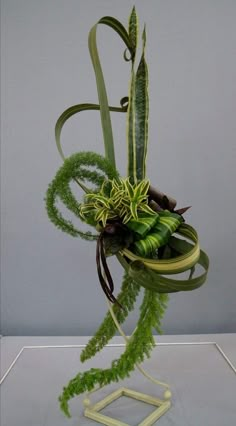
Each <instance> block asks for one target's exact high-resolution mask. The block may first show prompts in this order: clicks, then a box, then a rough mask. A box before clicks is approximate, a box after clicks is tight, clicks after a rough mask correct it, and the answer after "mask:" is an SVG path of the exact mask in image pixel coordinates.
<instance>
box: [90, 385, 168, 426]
mask: <svg viewBox="0 0 236 426" xmlns="http://www.w3.org/2000/svg"><path fill="white" fill-rule="evenodd" d="M122 396H127V397H129V398H133V399H136V400H138V401H142V402H146V403H147V404H150V405H154V406H155V407H158V408H156V409H155V410H154V411H153V412H152V413H151V414H150V415H149V416H148V417H146V419H144V420H143V421H142V422H141V423H139V424H138V426H151V425H153V424H154V423H155V422H156V421H157V420H158V419H159V418H160V417H161V416H162V415H163V414H165V413H166V411H167V410H169V408H170V406H171V403H170V401H169V400H168V399H167V400H161V399H158V398H154V397H152V396H149V395H146V394H144V393H141V392H136V391H134V390H131V389H127V388H120V389H118V390H116V391H115V392H112V393H111V394H110V395H108V396H107V397H106V398H104V399H103V400H101V401H99V402H97V403H96V404H94V405H91V402H90V400H89V398H86V399H85V400H84V401H83V403H84V406H85V407H86V408H85V411H84V415H85V417H88V418H90V419H92V420H95V421H97V422H99V423H101V424H103V425H107V426H129V425H128V424H127V423H124V422H121V421H119V420H116V419H113V418H112V417H108V416H105V415H103V414H101V413H99V411H101V410H102V409H103V408H105V407H106V406H107V405H109V404H111V403H112V402H113V401H115V400H116V399H118V398H120V397H122ZM170 396H171V394H170V395H169V394H167V395H166V397H167V398H168V397H170Z"/></svg>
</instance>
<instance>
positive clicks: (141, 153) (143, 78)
mask: <svg viewBox="0 0 236 426" xmlns="http://www.w3.org/2000/svg"><path fill="white" fill-rule="evenodd" d="M145 44H146V30H145V28H144V30H143V52H142V57H141V60H140V63H139V66H138V69H137V72H136V79H135V100H134V104H135V118H134V121H135V138H134V139H135V150H136V155H135V159H136V178H137V180H138V181H139V180H142V179H144V178H145V175H146V156H147V142H148V116H149V99H148V67H147V63H146V60H145Z"/></svg>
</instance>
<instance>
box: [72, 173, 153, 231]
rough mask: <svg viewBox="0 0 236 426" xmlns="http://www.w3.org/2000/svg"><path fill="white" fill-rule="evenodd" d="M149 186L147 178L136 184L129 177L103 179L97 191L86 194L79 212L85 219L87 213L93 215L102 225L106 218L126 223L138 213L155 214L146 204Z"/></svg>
mask: <svg viewBox="0 0 236 426" xmlns="http://www.w3.org/2000/svg"><path fill="white" fill-rule="evenodd" d="M149 186H150V182H149V181H148V180H142V181H141V182H139V183H138V184H132V183H130V180H129V178H126V179H121V178H119V179H113V180H112V181H105V182H104V183H103V185H102V187H101V190H100V191H99V193H96V194H94V193H92V194H86V196H85V203H84V204H82V205H81V210H80V213H81V215H82V217H83V218H84V219H85V220H86V217H87V216H88V215H93V217H94V219H95V221H97V222H99V221H101V222H102V224H103V226H105V225H106V222H107V220H108V219H115V218H116V219H121V220H122V222H123V223H124V224H126V223H128V222H129V221H130V220H131V219H135V220H138V217H139V214H140V213H146V215H149V216H150V215H151V216H152V215H156V213H155V212H154V211H153V210H152V209H151V208H150V207H149V206H148V189H149Z"/></svg>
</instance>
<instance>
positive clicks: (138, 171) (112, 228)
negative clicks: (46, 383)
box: [46, 8, 209, 416]
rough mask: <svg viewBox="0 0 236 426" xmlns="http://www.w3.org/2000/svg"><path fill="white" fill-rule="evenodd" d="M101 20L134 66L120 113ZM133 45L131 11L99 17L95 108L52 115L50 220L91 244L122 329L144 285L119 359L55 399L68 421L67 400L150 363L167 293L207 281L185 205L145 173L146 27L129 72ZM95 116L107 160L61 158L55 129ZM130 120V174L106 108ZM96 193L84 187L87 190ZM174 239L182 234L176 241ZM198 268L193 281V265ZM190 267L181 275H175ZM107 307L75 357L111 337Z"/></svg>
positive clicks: (92, 38) (91, 155)
mask: <svg viewBox="0 0 236 426" xmlns="http://www.w3.org/2000/svg"><path fill="white" fill-rule="evenodd" d="M100 24H104V25H107V26H109V27H110V28H112V29H113V30H114V31H116V33H117V34H118V35H119V36H120V37H121V39H122V40H123V42H124V43H125V45H126V50H125V53H124V59H125V60H126V61H127V62H130V63H131V80H130V88H129V96H128V97H124V98H122V99H121V102H120V106H119V107H112V106H109V104H108V100H107V93H106V87H105V83H104V77H103V73H102V68H101V63H100V59H99V54H98V49H97V43H96V32H97V27H98V25H100ZM137 44H138V18H137V15H136V11H135V8H133V10H132V12H131V15H130V18H129V22H128V29H127V30H126V28H125V27H124V26H123V25H122V24H121V23H120V22H119V21H118V20H116V19H115V18H113V17H109V16H106V17H103V18H102V19H100V20H99V21H98V23H97V24H96V25H95V26H94V27H93V28H92V29H91V31H90V33H89V50H90V55H91V59H92V63H93V67H94V71H95V76H96V83H97V90H98V98H99V104H91V103H86V104H79V105H74V106H72V107H70V108H68V109H67V110H66V111H65V112H64V113H63V114H62V115H61V116H60V117H59V119H58V121H57V123H56V128H55V136H56V143H57V147H58V150H59V153H60V155H61V157H62V159H63V161H64V163H63V165H62V167H61V168H60V169H59V170H58V172H57V174H56V176H55V178H54V179H53V181H52V182H51V184H50V185H49V188H48V191H47V195H46V208H47V213H48V216H49V218H50V220H51V221H52V222H53V223H54V224H55V225H56V226H57V227H58V228H59V229H61V230H62V231H64V232H67V233H68V234H70V235H72V236H73V237H78V236H79V237H81V238H84V239H87V240H90V241H92V240H95V241H96V264H97V273H98V280H99V281H100V284H101V287H102V289H103V291H104V293H105V295H106V297H107V299H108V301H109V303H110V304H112V310H113V313H114V314H115V315H116V318H117V320H118V322H119V323H120V324H122V323H123V322H124V321H125V319H126V318H127V316H128V314H129V312H130V311H131V310H132V309H133V308H134V305H135V301H136V298H137V295H138V294H139V292H140V289H141V288H144V298H143V302H142V304H141V307H140V317H139V320H138V322H137V326H136V329H135V331H134V333H133V334H132V336H131V338H130V339H129V341H128V343H127V345H126V348H125V351H124V353H123V354H122V355H121V357H120V358H119V359H116V360H114V361H113V362H112V365H111V366H110V368H108V369H104V370H102V369H95V368H92V369H90V370H88V371H85V372H83V373H78V375H77V376H76V377H75V378H73V379H72V380H71V381H70V382H69V383H68V385H67V386H66V387H65V388H64V389H63V392H62V395H61V396H60V397H59V400H60V405H61V408H62V410H63V411H64V412H65V414H66V415H68V416H69V415H70V413H69V406H68V402H69V400H70V399H71V398H72V397H74V396H76V395H79V394H81V393H83V392H85V391H91V390H92V389H94V387H95V386H96V385H98V386H99V387H101V386H104V385H106V384H109V383H111V382H112V381H118V380H120V379H123V378H125V377H127V376H129V375H130V373H131V372H132V370H134V368H135V365H136V364H137V363H140V362H142V361H143V360H144V359H145V357H149V356H150V354H151V350H152V348H153V346H154V339H153V334H152V330H153V329H155V330H156V331H157V332H158V333H161V318H162V316H163V314H164V312H165V309H166V307H167V301H168V294H169V293H173V292H178V291H190V290H194V289H196V288H198V287H200V286H201V285H202V284H203V283H204V282H205V280H206V276H207V271H208V267H209V260H208V257H207V255H206V253H204V251H202V250H201V249H200V247H199V242H198V235H197V232H196V231H195V229H194V228H193V227H191V226H190V225H188V224H187V223H186V222H185V220H184V218H183V214H184V213H185V212H186V210H187V209H188V208H189V207H185V208H180V209H176V201H175V200H174V199H173V198H171V197H169V196H167V195H166V194H164V193H162V192H161V191H159V190H158V189H156V188H154V187H153V186H152V185H151V183H150V181H149V180H148V179H147V177H146V157H147V145H148V112H149V107H148V68H147V64H146V60H145V47H146V29H145V27H144V30H143V33H142V53H141V58H140V60H139V63H138V66H137V67H136V69H135V63H136V52H137ZM86 110H99V111H100V114H101V123H102V129H103V138H104V146H105V156H104V157H103V156H102V155H100V154H98V153H95V152H78V153H76V154H74V155H72V156H70V157H69V158H65V156H64V154H63V150H62V146H61V131H62V128H63V126H64V124H65V122H66V121H67V120H68V119H69V118H70V117H71V116H73V115H74V114H77V113H79V112H81V111H86ZM111 111H114V112H123V113H126V115H127V147H128V167H127V169H128V170H127V177H125V178H124V177H121V176H120V175H119V172H118V170H117V168H116V163H115V150H114V142H113V135H112V126H111V119H110V112H111ZM71 182H76V183H77V184H78V185H79V186H80V187H81V188H82V189H83V191H84V197H83V199H82V200H81V201H80V202H79V201H78V200H77V199H76V197H75V195H74V193H73V191H72V189H71ZM88 184H89V185H91V184H92V187H88V186H87V185H88ZM58 200H59V201H60V202H62V203H63V204H64V206H66V208H67V209H68V210H69V211H71V212H72V213H73V214H74V215H75V216H76V217H77V218H79V219H80V220H81V221H82V222H84V223H86V224H88V225H89V226H91V227H92V228H93V229H94V231H93V232H91V231H88V232H83V231H81V230H79V229H77V228H76V227H75V226H74V224H73V223H72V222H71V221H69V220H68V219H66V218H65V217H64V216H63V215H62V214H61V212H60V210H59V208H58ZM179 236H180V238H179ZM108 256H116V257H117V260H118V261H119V262H120V264H121V265H122V267H123V269H124V276H123V280H122V285H121V290H120V292H119V294H118V295H117V296H116V295H115V294H114V292H115V290H114V287H115V286H114V282H113V279H112V274H111V272H110V270H109V267H108V264H107V257H108ZM197 264H199V265H201V266H202V267H203V269H204V272H202V273H201V275H198V276H197V277H194V273H195V266H196V265H197ZM185 271H189V276H188V278H187V279H186V278H185V279H176V278H173V277H172V275H173V274H179V273H182V272H185ZM116 330H117V328H116V325H115V323H114V322H113V319H112V315H111V311H108V313H107V314H106V316H105V318H104V321H103V322H102V324H101V326H100V327H99V329H98V330H97V332H96V333H95V335H94V337H93V338H92V339H91V340H90V341H89V343H88V344H87V346H86V348H85V349H84V350H83V351H82V354H81V361H82V362H84V361H86V360H87V359H89V358H91V357H93V356H94V355H95V354H96V353H97V352H98V351H100V350H101V349H102V348H103V347H104V346H105V345H106V344H107V343H108V341H109V340H110V339H111V338H112V337H113V336H114V334H115V333H116Z"/></svg>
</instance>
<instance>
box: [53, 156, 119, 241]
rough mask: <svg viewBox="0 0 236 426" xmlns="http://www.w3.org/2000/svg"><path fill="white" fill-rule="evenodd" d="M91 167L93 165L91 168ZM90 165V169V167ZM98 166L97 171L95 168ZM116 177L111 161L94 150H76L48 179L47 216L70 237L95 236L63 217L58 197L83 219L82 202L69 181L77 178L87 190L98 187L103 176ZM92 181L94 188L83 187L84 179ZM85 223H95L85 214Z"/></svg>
mask: <svg viewBox="0 0 236 426" xmlns="http://www.w3.org/2000/svg"><path fill="white" fill-rule="evenodd" d="M91 167H93V169H91ZM89 168H90V169H89ZM97 169H99V171H98V170H97ZM114 178H118V173H117V171H116V170H115V169H114V167H113V166H112V165H111V164H110V162H109V161H108V160H107V159H106V158H104V157H102V156H101V155H99V154H96V153H95V152H79V153H76V154H74V155H71V156H70V157H69V158H67V159H66V160H65V161H64V164H63V165H62V166H61V167H60V169H59V170H58V172H57V174H56V176H55V178H54V179H53V181H52V182H51V183H50V185H49V187H48V190H47V194H46V209H47V213H48V217H49V219H50V220H51V221H52V222H53V223H54V225H55V226H57V227H58V228H59V229H61V230H62V231H64V232H67V233H68V234H70V235H72V236H73V237H77V236H80V237H81V238H84V239H87V240H94V239H97V235H93V234H92V233H91V232H90V231H88V232H82V231H80V230H78V229H77V228H76V227H75V226H74V225H73V223H72V222H71V221H69V220H67V219H64V217H63V216H62V214H61V212H60V211H59V209H58V207H57V201H58V200H60V201H61V202H62V203H63V204H64V205H65V206H66V207H67V208H68V210H70V211H71V212H72V213H74V214H75V216H77V217H78V218H79V219H81V220H83V217H81V214H80V207H81V203H79V202H78V201H77V199H76V197H75V196H74V194H73V192H72V190H71V187H70V184H71V182H73V181H76V182H77V183H78V184H79V185H80V186H81V187H82V188H83V190H85V191H86V192H92V191H98V190H99V189H100V187H101V185H102V184H103V182H104V180H105V179H114ZM87 181H88V182H91V183H93V185H94V186H95V188H92V189H91V188H90V189H88V188H86V187H85V185H84V182H87ZM86 223H88V224H90V225H92V226H95V225H96V223H95V222H94V220H93V218H92V217H91V218H89V217H88V218H87V219H86Z"/></svg>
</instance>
